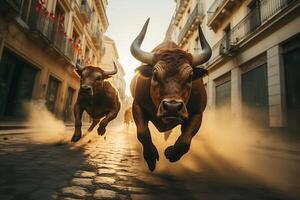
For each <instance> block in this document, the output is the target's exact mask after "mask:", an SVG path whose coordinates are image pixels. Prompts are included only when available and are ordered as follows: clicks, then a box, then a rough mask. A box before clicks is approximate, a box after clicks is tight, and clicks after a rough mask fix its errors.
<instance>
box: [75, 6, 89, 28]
mask: <svg viewBox="0 0 300 200" xmlns="http://www.w3.org/2000/svg"><path fill="white" fill-rule="evenodd" d="M75 10H76V12H77V14H78V18H79V19H80V21H81V22H82V23H83V24H87V23H89V22H90V20H91V17H92V9H91V8H90V6H89V4H88V3H87V2H86V1H79V2H78V1H76V3H75Z"/></svg>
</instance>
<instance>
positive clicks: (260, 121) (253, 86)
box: [242, 64, 269, 128]
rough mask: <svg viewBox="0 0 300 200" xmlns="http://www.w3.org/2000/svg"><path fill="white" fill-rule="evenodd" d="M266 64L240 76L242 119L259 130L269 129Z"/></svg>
mask: <svg viewBox="0 0 300 200" xmlns="http://www.w3.org/2000/svg"><path fill="white" fill-rule="evenodd" d="M268 99H269V98H268V80H267V64H263V65H260V66H259V67H256V68H254V69H252V70H250V71H248V72H246V73H244V74H243V75H242V102H243V117H244V119H246V120H247V121H248V122H251V123H253V124H255V125H256V126H258V127H261V128H267V127H269V103H268Z"/></svg>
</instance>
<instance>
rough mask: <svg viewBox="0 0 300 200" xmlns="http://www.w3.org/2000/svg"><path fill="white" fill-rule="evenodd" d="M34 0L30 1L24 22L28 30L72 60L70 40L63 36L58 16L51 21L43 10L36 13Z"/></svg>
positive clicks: (62, 28)
mask: <svg viewBox="0 0 300 200" xmlns="http://www.w3.org/2000/svg"><path fill="white" fill-rule="evenodd" d="M36 2H37V1H33V3H32V6H31V9H30V12H29V18H28V21H27V22H26V23H27V24H28V26H29V29H30V31H32V32H35V33H38V34H39V35H40V36H41V37H42V38H43V39H44V40H45V41H46V42H47V43H48V44H49V46H52V47H54V49H55V50H56V51H57V52H58V53H59V54H61V56H63V57H66V58H68V59H69V60H70V61H71V62H73V61H74V50H73V49H72V44H71V42H70V41H69V40H68V39H67V38H66V36H65V32H64V27H61V25H60V24H59V21H60V20H59V17H58V19H57V20H55V21H53V20H51V18H50V17H49V16H46V13H45V12H46V11H45V10H41V13H39V14H38V13H37V12H36V9H35V5H36V4H35V3H36Z"/></svg>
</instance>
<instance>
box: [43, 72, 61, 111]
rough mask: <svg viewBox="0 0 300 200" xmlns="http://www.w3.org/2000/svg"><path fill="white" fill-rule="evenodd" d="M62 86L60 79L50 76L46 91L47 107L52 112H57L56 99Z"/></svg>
mask: <svg viewBox="0 0 300 200" xmlns="http://www.w3.org/2000/svg"><path fill="white" fill-rule="evenodd" d="M59 86H60V81H59V80H57V79H56V78H54V77H53V76H49V81H48V88H47V93H46V107H47V108H48V110H49V111H50V112H52V113H53V114H56V101H57V96H58V90H59Z"/></svg>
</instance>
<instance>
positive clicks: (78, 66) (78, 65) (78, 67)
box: [75, 59, 84, 71]
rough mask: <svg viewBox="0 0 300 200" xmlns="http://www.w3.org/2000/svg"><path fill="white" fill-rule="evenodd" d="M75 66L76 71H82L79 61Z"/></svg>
mask: <svg viewBox="0 0 300 200" xmlns="http://www.w3.org/2000/svg"><path fill="white" fill-rule="evenodd" d="M75 66H76V69H77V70H79V71H82V70H83V68H84V67H82V66H81V64H80V60H79V59H78V60H77V61H76V65H75Z"/></svg>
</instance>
